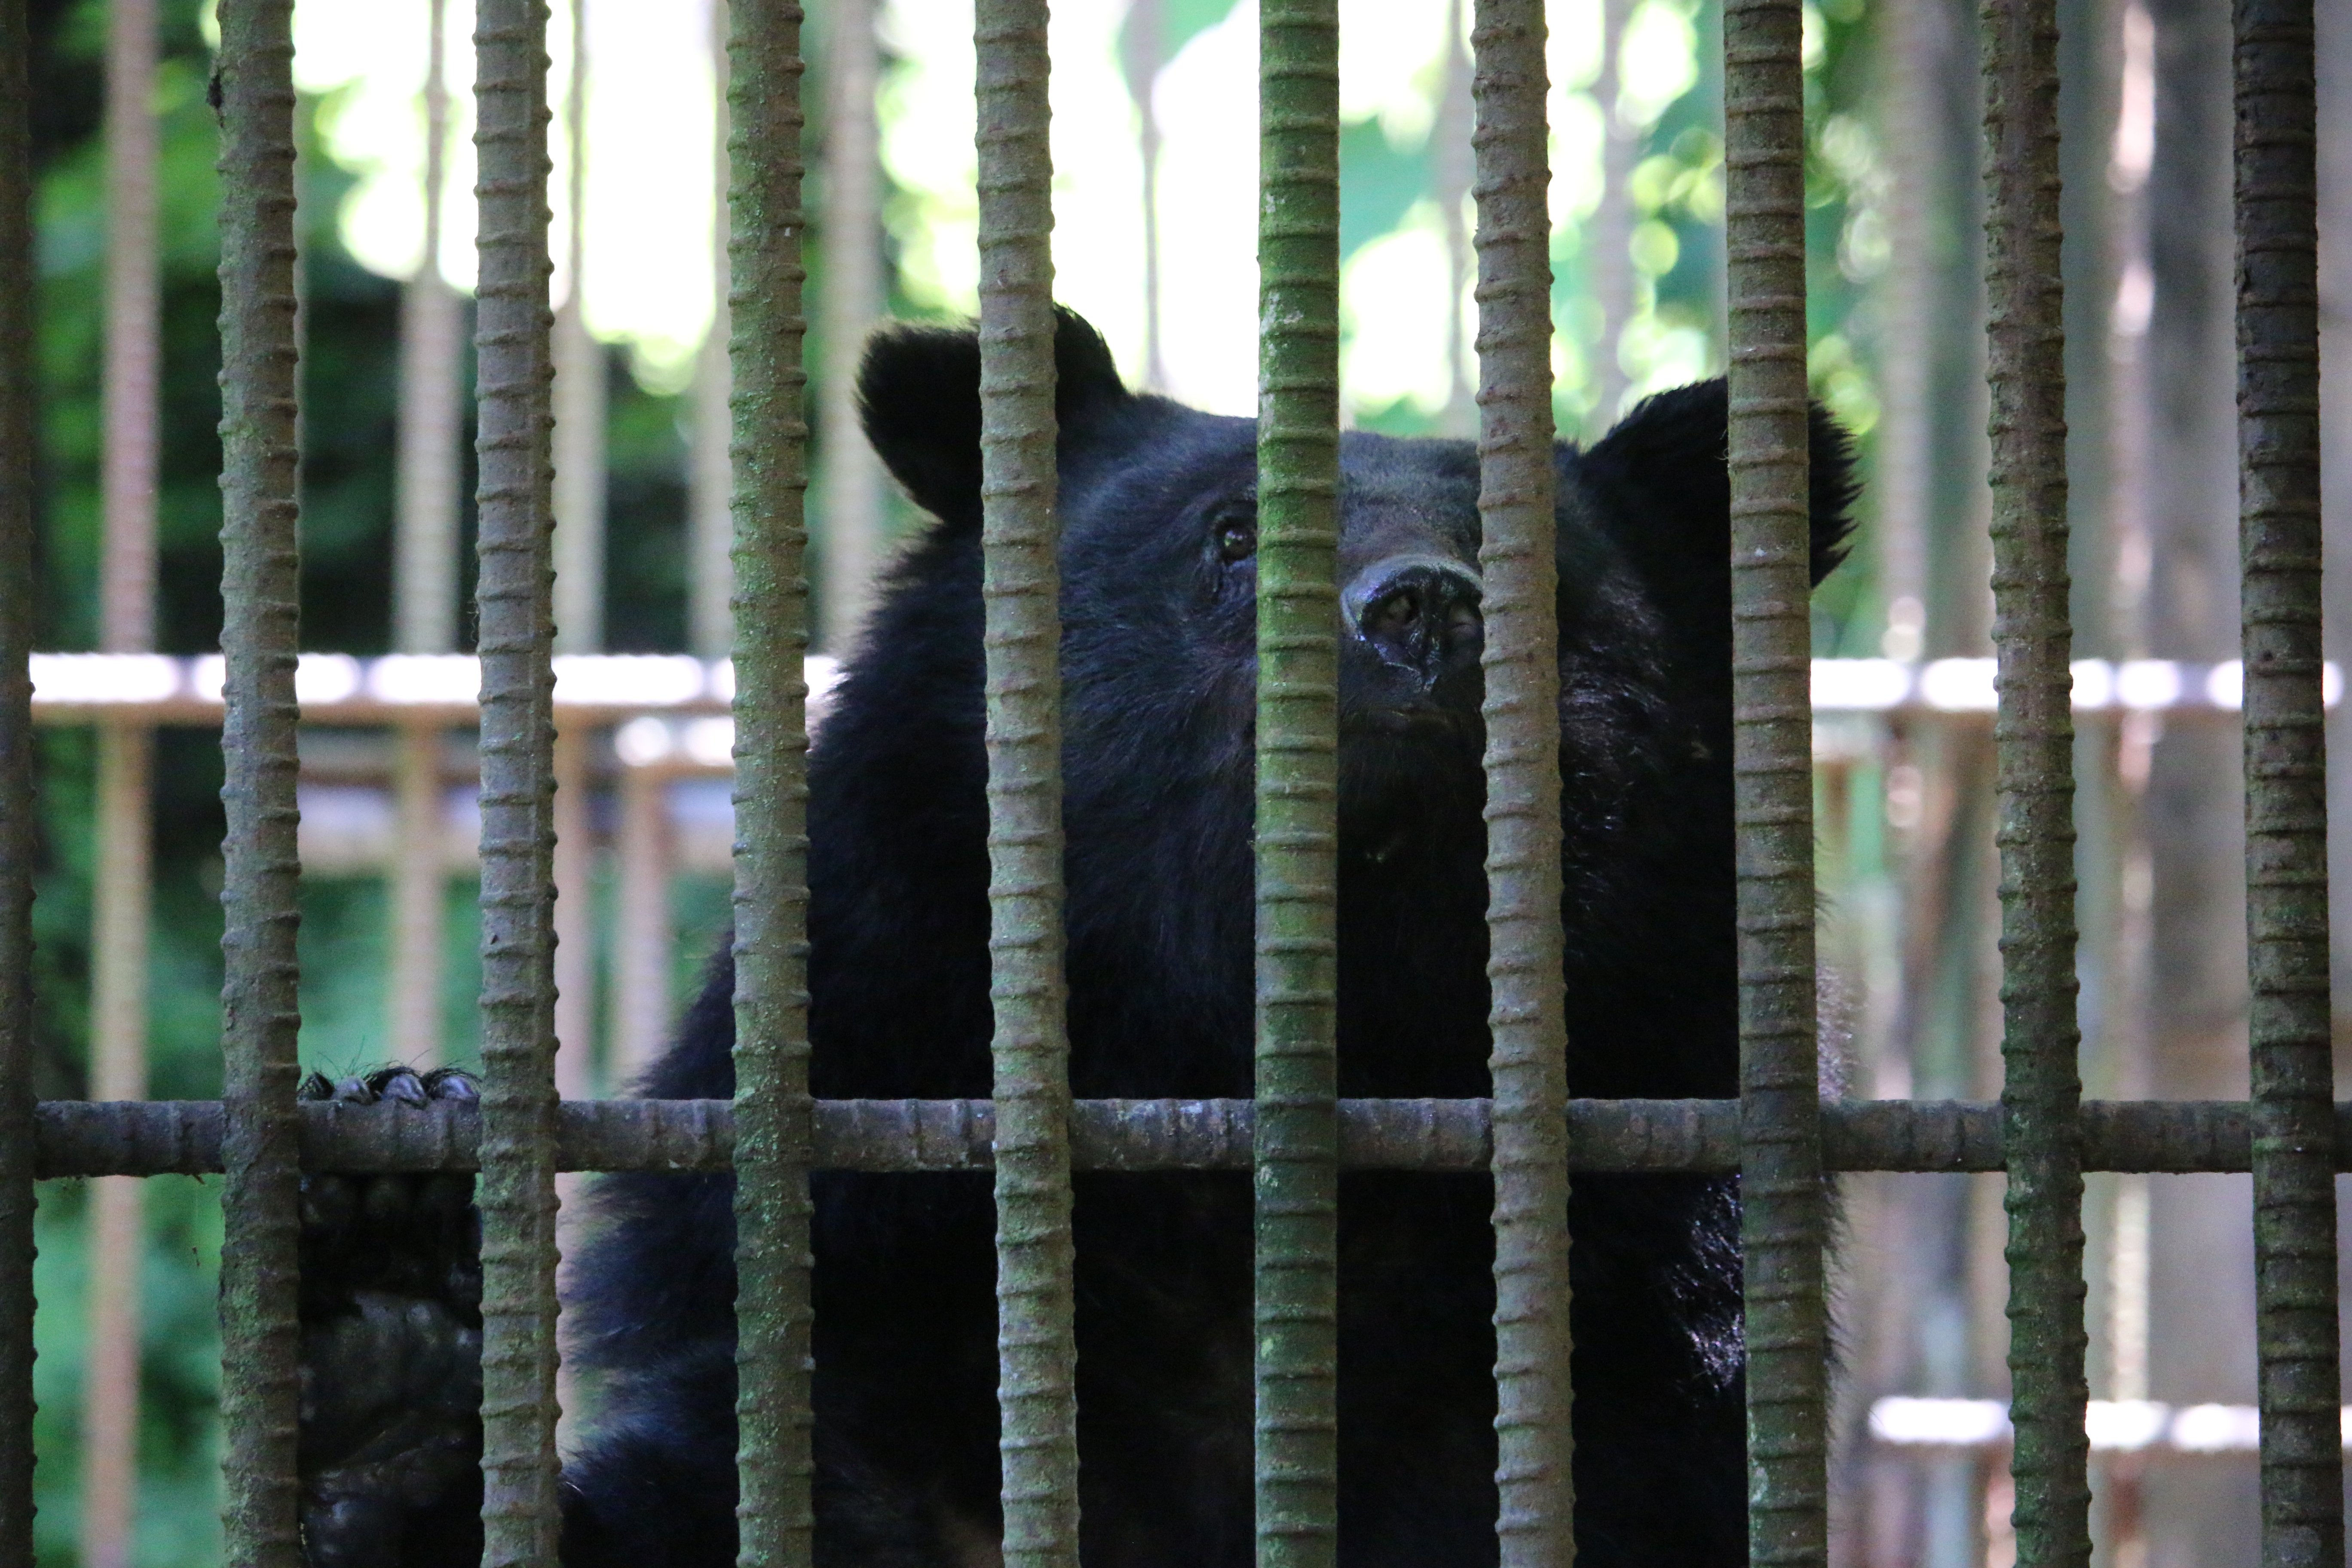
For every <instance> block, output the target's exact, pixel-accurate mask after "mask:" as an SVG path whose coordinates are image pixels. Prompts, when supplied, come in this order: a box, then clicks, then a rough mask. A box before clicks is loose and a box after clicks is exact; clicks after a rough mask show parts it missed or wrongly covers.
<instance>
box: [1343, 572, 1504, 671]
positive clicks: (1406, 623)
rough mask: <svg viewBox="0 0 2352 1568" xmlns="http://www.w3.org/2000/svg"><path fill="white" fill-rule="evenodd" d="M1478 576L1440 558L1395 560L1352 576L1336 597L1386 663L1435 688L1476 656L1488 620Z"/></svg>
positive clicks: (1484, 635) (1349, 617)
mask: <svg viewBox="0 0 2352 1568" xmlns="http://www.w3.org/2000/svg"><path fill="white" fill-rule="evenodd" d="M1478 598H1479V583H1478V574H1476V573H1475V572H1473V571H1471V570H1470V569H1469V568H1468V567H1466V566H1464V565H1462V564H1461V563H1458V562H1454V561H1449V560H1446V559H1445V558H1444V557H1443V556H1438V555H1403V556H1393V557H1391V558H1390V559H1389V560H1386V561H1377V562H1374V563H1372V564H1371V565H1370V566H1368V567H1366V568H1365V569H1364V570H1363V571H1361V572H1360V573H1358V574H1356V580H1355V581H1354V582H1352V583H1350V584H1348V586H1347V589H1346V590H1345V591H1344V592H1343V593H1342V594H1341V595H1340V596H1339V603H1340V607H1341V608H1342V609H1343V610H1344V611H1345V612H1346V614H1347V616H1348V620H1349V625H1351V626H1354V627H1355V629H1356V631H1357V633H1358V635H1360V637H1363V639H1364V640H1365V641H1366V642H1368V643H1370V645H1371V646H1372V647H1373V648H1374V649H1375V650H1376V651H1377V652H1378V653H1379V654H1380V656H1381V658H1382V659H1383V660H1384V661H1386V662H1387V663H1389V664H1391V665H1395V666H1398V667H1399V668H1404V669H1409V670H1412V672H1413V673H1415V674H1416V675H1418V676H1420V678H1421V680H1422V683H1423V685H1424V686H1426V685H1433V684H1435V682H1436V680H1437V678H1438V677H1439V676H1440V675H1443V674H1444V672H1445V671H1446V670H1447V669H1448V668H1452V667H1453V666H1454V665H1456V664H1459V663H1463V662H1465V661H1467V660H1471V659H1475V658H1477V657H1478V650H1479V647H1480V645H1481V644H1482V643H1483V642H1484V641H1485V639H1486V618H1485V617H1484V616H1482V615H1480V613H1479V610H1478Z"/></svg>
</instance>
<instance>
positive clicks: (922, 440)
mask: <svg viewBox="0 0 2352 1568" xmlns="http://www.w3.org/2000/svg"><path fill="white" fill-rule="evenodd" d="M1054 317H1055V327H1054V374H1055V389H1054V412H1055V417H1056V418H1057V419H1059V421H1060V423H1061V429H1062V439H1063V441H1064V442H1065V443H1067V442H1068V441H1069V439H1070V438H1071V437H1073V436H1074V435H1079V434H1082V433H1084V431H1085V430H1086V428H1087V426H1089V425H1090V424H1092V423H1093V422H1094V421H1095V420H1097V418H1099V417H1100V416H1102V415H1104V414H1105V413H1108V412H1109V411H1110V410H1112V409H1115V408H1118V407H1122V406H1124V405H1127V404H1129V403H1130V402H1132V401H1133V400H1134V396H1135V395H1134V394H1133V393H1131V392H1129V391H1128V389H1127V387H1126V385H1125V384H1123V383H1121V382H1120V380H1119V379H1118V365H1117V364H1115V363H1113V362H1112V360H1111V357H1110V349H1109V346H1108V344H1106V343H1105V342H1103V340H1102V334H1101V333H1099V332H1097V331H1095V330H1094V328H1093V327H1092V326H1090V325H1088V324H1087V321H1086V319H1085V318H1084V317H1082V316H1079V315H1078V314H1077V313H1076V312H1075V311H1072V310H1064V309H1062V308H1061V307H1059V306H1056V307H1055V310H1054ZM857 405H858V412H859V414H860V416H862V417H863V419H864V421H865V425H866V439H867V440H868V441H871V442H872V443H873V444H874V449H875V451H876V452H877V453H879V454H880V455H881V458H882V461H883V462H884V463H886V464H887V465H888V466H889V468H890V472H891V473H893V474H894V475H896V476H897V477H898V482H899V483H900V484H902V485H904V486H906V487H907V493H908V494H909V495H911V496H913V497H914V498H915V503H916V504H917V505H918V506H920V507H921V508H923V510H926V511H929V512H930V513H932V514H933V515H935V516H937V517H938V518H939V519H940V521H943V522H946V523H948V524H949V525H950V526H951V527H962V526H970V527H975V528H976V527H978V526H979V525H980V336H979V334H978V332H977V331H974V330H973V329H971V328H969V327H963V328H957V327H888V328H885V329H884V330H883V331H879V332H877V333H876V334H875V335H874V340H873V341H872V342H869V343H867V344H866V362H865V363H864V364H863V365H862V366H861V367H860V368H859V370H858V374H857Z"/></svg>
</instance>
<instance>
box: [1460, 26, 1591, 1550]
mask: <svg viewBox="0 0 2352 1568" xmlns="http://www.w3.org/2000/svg"><path fill="white" fill-rule="evenodd" d="M1471 47H1472V48H1473V49H1474V50H1475V54H1476V65H1475V71H1474V73H1473V75H1472V78H1471V85H1470V93H1471V98H1472V100H1473V102H1474V103H1475V109H1476V116H1477V120H1476V129H1475V131H1474V132H1473V133H1472V136H1471V146H1472V148H1473V150H1474V158H1475V179H1474V185H1473V190H1474V193H1475V197H1476V200H1477V205H1478V228H1477V235H1476V245H1477V249H1478V285H1477V299H1478V468H1479V487H1478V514H1479V518H1480V521H1481V525H1482V529H1483V533H1482V536H1481V542H1480V544H1479V547H1478V565H1479V570H1480V572H1481V574H1483V576H1484V577H1485V579H1486V595H1485V601H1484V602H1485V606H1486V653H1485V656H1484V660H1483V662H1484V664H1485V666H1486V927H1487V931H1488V941H1489V943H1490V945H1489V949H1488V957H1487V960H1486V978H1487V981H1488V983H1489V984H1490V985H1491V986H1492V988H1493V1001H1492V1004H1491V1011H1490V1013H1489V1015H1488V1017H1489V1022H1490V1027H1491V1030H1492V1033H1493V1037H1494V1044H1493V1055H1492V1057H1491V1058H1490V1062H1489V1066H1490V1068H1491V1071H1492V1073H1493V1076H1494V1082H1495V1100H1494V1121H1493V1126H1494V1156H1493V1162H1494V1163H1493V1169H1494V1173H1495V1396H1496V1413H1495V1434H1496V1471H1495V1479H1496V1488H1497V1490H1498V1491H1499V1492H1500V1494H1501V1510H1500V1512H1499V1513H1498V1514H1497V1515H1496V1524H1495V1528H1496V1534H1497V1536H1498V1538H1499V1541H1500V1545H1501V1561H1502V1563H1503V1568H1565V1565H1566V1564H1568V1563H1571V1562H1573V1561H1574V1560H1575V1556H1576V1533H1575V1521H1574V1517H1573V1516H1574V1513H1575V1504H1576V1491H1575V1485H1574V1478H1573V1476H1572V1475H1571V1473H1570V1459H1571V1458H1572V1456H1573V1454H1574V1444H1573V1438H1572V1435H1571V1433H1570V1426H1569V1418H1570V1384H1569V1364H1568V1363H1569V1350H1570V1338H1569V1310H1568V1309H1569V1283H1568V1119H1567V1114H1566V1109H1565V1108H1566V1106H1567V1103H1568V1018H1567V999H1566V994H1565V991H1564V983H1563V980H1562V971H1561V965H1562V963H1563V961H1564V960H1563V952H1564V942H1563V939H1562V936H1561V932H1560V905H1559V900H1560V867H1559V850H1560V822H1559V788H1560V784H1559V616H1558V606H1557V600H1558V595H1559V563H1558V562H1557V560H1556V559H1555V557H1554V553H1553V551H1554V538H1553V536H1554V534H1555V532H1556V531H1557V530H1556V521H1555V518H1554V514H1553V510H1552V509H1553V487H1554V483H1555V480H1554V470H1553V468H1552V438H1553V429H1552V411H1551V257H1550V250H1549V245H1550V237H1551V220H1550V215H1549V206H1548V200H1549V188H1550V184H1551V170H1550V166H1549V152H1548V147H1547V135H1546V128H1545V123H1544V91H1545V87H1546V74H1545V68H1544V10H1543V4H1542V0H1477V6H1476V10H1475V15H1474V18H1473V23H1472V28H1471Z"/></svg>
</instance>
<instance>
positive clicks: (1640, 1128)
mask: <svg viewBox="0 0 2352 1568" xmlns="http://www.w3.org/2000/svg"><path fill="white" fill-rule="evenodd" d="M1490 1109H1491V1108H1490V1106H1489V1103H1488V1102H1487V1101H1486V1100H1341V1101H1340V1102H1339V1163H1340V1166H1341V1167H1342V1168H1343V1169H1346V1170H1351V1171H1483V1170H1485V1169H1486V1168H1487V1164H1488V1161H1489V1156H1490V1153H1491V1139H1490V1137H1489V1127H1488V1121H1489V1112H1490ZM299 1110H300V1111H301V1153H302V1168H303V1169H304V1170H306V1171H471V1170H474V1169H476V1168H478V1163H479V1161H478V1151H479V1144H480V1138H481V1115H480V1111H479V1110H478V1108H477V1107H475V1106H471V1105H465V1104H444V1103H438V1102H436V1104H434V1105H431V1106H428V1107H425V1108H424V1109H422V1110H415V1109H411V1108H409V1107H405V1106H389V1105H371V1106H359V1105H344V1104H338V1103H334V1102H317V1101H314V1102H311V1103H309V1104H305V1105H303V1106H301V1107H299ZM1254 1111H1255V1102H1254V1101H1252V1100H1076V1101H1074V1102H1073V1103H1072V1105H1071V1108H1070V1163H1071V1165H1072V1166H1073V1167H1074V1168H1075V1169H1077V1170H1081V1171H1246V1170H1248V1169H1249V1168H1250V1145H1251V1142H1252V1133H1253V1128H1254V1125H1255V1114H1254ZM2251 1111H2252V1107H2251V1106H2249V1105H2248V1104H2247V1103H2246V1102H2245V1101H2243V1100H2085V1101H2084V1104H2083V1168H2084V1170H2086V1171H2143V1172H2163V1173H2169V1174H2181V1173H2189V1172H2194V1171H2245V1170H2248V1169H2251V1168H2252V1167H2251V1161H2252V1147H2253V1132H2252V1116H2251ZM2330 1125H2331V1133H2330V1139H2331V1142H2330V1147H2331V1149H2332V1150H2333V1157H2334V1160H2335V1166H2336V1170H2338V1171H2352V1101H2341V1102H2338V1103H2337V1105H2336V1107H2335V1110H2334V1112H2333V1116H2332V1121H2331V1123H2330ZM34 1127H35V1142H34V1148H35V1151H36V1152H35V1155H34V1159H35V1165H34V1174H35V1175H36V1177H37V1178H38V1179H40V1180H42V1181H47V1180H50V1179H53V1178H56V1177H61V1176H110V1175H127V1176H157V1175H165V1174H177V1175H191V1176H195V1175H204V1174H206V1173H213V1172H217V1171H219V1170H220V1168H221V1106H220V1101H218V1100H118V1101H114V1102H105V1101H98V1102H91V1101H86V1100H45V1101H43V1102H42V1103H41V1105H40V1107H39V1108H38V1110H37V1115H36V1118H35V1122H34ZM995 1136H996V1112H995V1108H994V1106H993V1105H992V1104H991V1102H989V1101H988V1100H817V1101H815V1102H814V1131H813V1132H812V1134H811V1150H810V1155H809V1165H810V1168H811V1169H813V1170H819V1171H985V1170H988V1169H989V1168H990V1167H991V1166H992V1164H993V1163H995V1160H994V1155H993V1153H992V1146H993V1142H994V1139H995ZM555 1148H556V1163H557V1168H558V1169H559V1170H565V1171H673V1172H675V1171H724V1170H727V1169H729V1168H730V1166H731V1165H732V1163H733V1161H734V1157H735V1105H734V1102H733V1101H732V1100H566V1101H565V1102H564V1103H563V1104H562V1105H561V1106H559V1107H558V1108H557V1114H556V1146H555ZM1568 1148H1569V1168H1570V1170H1573V1171H1685V1172H1697V1173H1707V1174H1729V1173H1733V1172H1736V1171H1738V1169H1739V1102H1738V1100H1572V1101H1570V1105H1569V1112H1568ZM1822 1165H1823V1166H1824V1167H1825V1168H1826V1169H1829V1170H1832V1171H1921V1172H1964V1171H2000V1170H2004V1169H2006V1168H2007V1167H2006V1163H2005V1162H2004V1160H2003V1159H2002V1149H2001V1116H2000V1104H1999V1103H1998V1102H1997V1101H1992V1100H1843V1101H1833V1102H1832V1103H1830V1104H1827V1105H1824V1106H1823V1107H1822Z"/></svg>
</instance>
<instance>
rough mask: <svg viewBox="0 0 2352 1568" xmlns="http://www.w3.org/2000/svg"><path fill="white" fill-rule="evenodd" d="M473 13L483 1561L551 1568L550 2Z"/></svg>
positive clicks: (487, 3)
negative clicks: (479, 676)
mask: <svg viewBox="0 0 2352 1568" xmlns="http://www.w3.org/2000/svg"><path fill="white" fill-rule="evenodd" d="M476 16H477V20H476V26H475V32H474V47H475V58H476V66H475V85H474V97H475V104H476V110H475V120H476V130H475V135H474V144H475V147H476V149H477V156H478V161H479V167H480V175H479V184H478V185H477V187H476V192H477V195H478V198H479V201H480V205H481V216H480V220H479V225H480V226H479V237H478V240H477V241H476V245H477V248H478V253H479V256H480V282H479V284H478V287H477V289H476V291H475V298H476V300H477V301H478V303H477V306H476V317H475V321H476V327H475V338H474V342H475V354H476V361H477V364H478V373H477V374H478V386H479V390H478V395H477V396H478V408H479V416H478V417H479V426H478V434H477V436H476V438H475V450H476V452H477V453H478V476H479V483H478V489H477V490H476V501H477V506H478V510H479V515H480V533H479V545H478V548H479V554H480V568H479V577H478V588H477V590H476V600H477V603H478V606H479V617H480V627H481V629H480V633H479V637H478V647H479V648H480V654H481V669H482V685H481V710H482V718H481V768H482V785H481V803H482V837H481V861H482V873H481V876H482V882H481V910H482V935H481V953H482V990H481V1035H482V1068H483V1085H482V1173H481V1180H480V1184H479V1197H478V1202H479V1205H480V1208H481V1215H482V1483H483V1485H482V1532H483V1558H482V1561H483V1563H485V1564H486V1568H504V1565H506V1564H509V1563H511V1564H517V1565H523V1564H529V1565H531V1568H541V1565H544V1564H550V1563H553V1562H554V1552H555V1533H556V1457H555V1415H556V1411H555V1403H556V1401H555V1370H556V1348H555V1157H554V1156H555V1103H556V1093H555V1018H554V1002H555V997H554V982H555V972H554V959H555V931H554V864H553V862H554V855H553V850H554V820H553V805H554V790H555V758H554V751H555V726H554V722H553V714H552V700H553V692H554V684H555V683H554V677H553V675H552V673H551V666H550V664H549V658H550V650H551V646H552V644H553V640H554V625H553V605H552V602H551V590H552V587H553V583H552V577H551V572H550V570H549V552H550V549H551V540H552V535H553V531H554V525H553V497H552V480H553V462H552V458H551V451H550V437H551V434H552V429H553V424H554V420H553V417H552V413H551V406H550V398H551V390H552V383H553V379H554V377H553V364H552V359H551V344H550V333H551V327H552V324H553V317H552V313H551V311H550V310H549V308H548V279H549V277H550V274H551V270H552V268H551V263H550V261H549V258H548V248H547V240H548V226H549V222H550V218H549V213H548V206H547V180H548V174H549V170H550V163H549V159H548V153H547V128H548V120H549V115H548V107H547V71H548V57H547V5H546V0H484V4H483V5H481V6H480V8H479V10H478V12H477V14H476Z"/></svg>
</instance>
